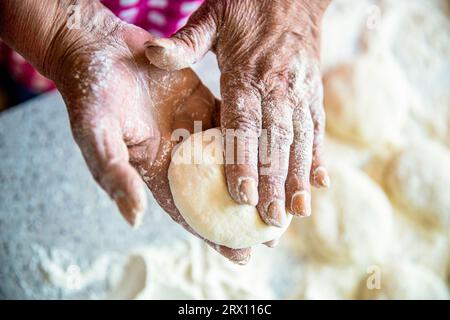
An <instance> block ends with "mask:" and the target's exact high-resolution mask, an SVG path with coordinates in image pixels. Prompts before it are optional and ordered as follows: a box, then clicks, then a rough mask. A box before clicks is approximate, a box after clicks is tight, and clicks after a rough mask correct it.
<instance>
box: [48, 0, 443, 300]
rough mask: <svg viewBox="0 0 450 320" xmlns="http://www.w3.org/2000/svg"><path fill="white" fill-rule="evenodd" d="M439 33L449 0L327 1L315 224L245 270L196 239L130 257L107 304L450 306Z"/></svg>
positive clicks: (263, 252)
mask: <svg viewBox="0 0 450 320" xmlns="http://www.w3.org/2000/svg"><path fill="white" fill-rule="evenodd" d="M449 31H450V9H449V2H448V1H447V0H442V1H438V0H434V1H428V0H390V1H387V0H384V1H382V0H379V1H375V0H372V1H371V0H358V1H356V0H334V1H332V3H331V5H330V8H329V10H328V11H327V12H326V14H325V17H324V23H323V35H322V68H323V73H324V80H325V83H324V89H325V94H324V96H325V108H326V111H327V117H328V120H327V137H326V145H325V160H326V162H327V163H328V167H329V168H330V175H331V187H330V189H328V190H314V191H313V193H312V201H313V206H312V216H311V217H309V218H303V219H299V218H296V219H293V221H292V224H291V227H290V228H289V229H288V230H287V232H286V233H285V235H284V236H283V238H282V240H281V241H280V245H279V246H278V247H277V248H276V249H268V248H262V247H261V248H259V247H258V248H255V249H256V250H254V254H253V256H252V259H251V260H250V262H249V264H248V265H246V266H243V267H242V266H236V265H232V264H231V263H230V262H228V261H226V259H224V258H222V257H221V256H219V255H218V254H217V253H216V252H214V251H213V250H211V249H210V248H208V247H207V246H206V245H204V244H201V242H200V240H197V239H192V241H193V243H194V244H193V245H189V244H188V243H184V244H183V243H182V244H183V245H181V246H180V245H179V244H180V243H179V242H180V241H178V242H177V241H174V243H173V244H171V245H172V247H169V248H165V249H164V248H154V247H151V248H143V249H139V250H137V252H134V253H131V254H130V256H128V257H124V260H125V261H128V262H127V263H124V264H123V267H121V268H122V271H121V272H119V273H120V274H121V276H118V277H117V280H116V281H113V283H114V284H113V285H111V286H110V288H111V289H110V290H109V291H108V293H107V296H108V297H111V298H152V299H158V298H194V299H197V298H223V299H227V298H243V299H245V298H256V299H259V298H304V299H317V298H330V299H352V298H362V299H368V298H375V299H413V298H418V299H431V298H442V299H449V298H450V293H449V289H448V286H449V284H450V277H449V276H450V259H449V255H450V245H449V241H450V231H449V230H450V191H449V186H450V176H449V174H450V150H449V147H450V90H449V88H450V59H449V57H450V32H449ZM205 70H206V72H205V73H206V75H207V76H211V74H212V72H211V71H210V70H211V69H205V68H204V70H203V71H205ZM200 76H202V72H200ZM203 76H204V75H203ZM207 83H208V84H210V82H207ZM168 245H169V244H168ZM277 264H278V267H277ZM50 265H52V264H50ZM280 266H282V267H280ZM43 269H44V270H47V271H48V272H49V273H50V274H51V273H54V270H57V269H55V268H53V267H52V268H48V267H46V266H43ZM119 269H120V268H119ZM52 270H53V271H52ZM127 270H131V271H128V272H127ZM280 270H283V272H280ZM286 270H288V271H286ZM372 276H376V277H379V284H380V288H379V289H377V288H372V289H369V286H368V285H367V284H368V281H369V280H370V279H371V277H372ZM49 279H50V280H51V279H56V278H55V277H51V276H49ZM57 283H60V284H61V283H62V284H64V283H65V282H57ZM275 283H276V285H275ZM280 288H285V289H280ZM286 288H287V289H286Z"/></svg>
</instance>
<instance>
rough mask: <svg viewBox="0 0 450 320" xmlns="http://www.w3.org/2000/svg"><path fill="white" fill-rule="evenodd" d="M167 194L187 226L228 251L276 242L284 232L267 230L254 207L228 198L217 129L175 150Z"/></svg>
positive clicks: (191, 138)
mask: <svg viewBox="0 0 450 320" xmlns="http://www.w3.org/2000/svg"><path fill="white" fill-rule="evenodd" d="M169 182H170V190H171V191H172V195H173V199H174V201H175V205H176V206H177V208H178V210H179V211H180V213H181V214H182V216H183V217H184V219H185V220H186V222H187V223H188V224H189V225H190V226H191V227H192V228H193V229H194V230H195V231H196V232H197V233H198V234H199V235H200V236H202V237H204V238H206V239H208V240H211V241H212V242H214V243H217V244H220V245H224V246H227V247H230V248H234V249H238V248H246V247H250V246H253V245H256V244H260V243H263V242H266V241H270V240H273V239H277V238H279V237H280V236H281V235H282V234H283V232H284V231H285V230H286V228H287V227H288V225H289V223H290V221H291V219H292V216H291V215H290V214H287V219H286V221H287V223H285V225H284V227H283V228H277V227H272V226H268V225H267V224H265V223H264V221H262V220H261V218H260V217H259V214H258V211H257V210H256V208H255V207H252V206H249V205H240V204H237V203H236V202H235V201H234V200H233V199H232V198H231V196H230V195H229V193H228V189H227V186H226V182H225V173H224V166H223V146H222V135H221V132H220V130H219V129H210V130H207V131H205V132H199V133H196V134H194V135H191V137H190V138H189V139H187V140H185V141H184V142H183V143H181V144H180V145H179V146H178V148H177V149H176V150H175V152H174V154H173V157H172V162H171V164H170V167H169Z"/></svg>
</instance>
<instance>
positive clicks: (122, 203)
mask: <svg viewBox="0 0 450 320" xmlns="http://www.w3.org/2000/svg"><path fill="white" fill-rule="evenodd" d="M114 200H115V202H116V204H117V206H118V207H119V210H120V212H121V213H122V216H123V217H124V218H125V220H126V221H127V222H128V224H129V225H130V226H131V227H133V229H138V228H139V227H140V226H141V224H142V220H143V218H144V211H145V208H143V207H139V208H136V207H134V206H133V205H132V204H131V203H130V201H129V199H128V198H127V197H125V196H124V195H123V194H122V193H120V192H118V193H116V194H115V195H114Z"/></svg>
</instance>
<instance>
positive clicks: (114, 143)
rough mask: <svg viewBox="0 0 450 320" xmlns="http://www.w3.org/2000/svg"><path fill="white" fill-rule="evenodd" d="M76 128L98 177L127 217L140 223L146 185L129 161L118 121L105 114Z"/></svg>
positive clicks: (86, 156)
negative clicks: (99, 118)
mask: <svg viewBox="0 0 450 320" xmlns="http://www.w3.org/2000/svg"><path fill="white" fill-rule="evenodd" d="M72 132H73V136H74V138H75V141H76V142H77V144H78V146H79V147H80V149H81V152H82V154H83V157H84V159H85V160H86V163H87V165H88V167H89V169H90V171H91V173H92V175H93V176H94V178H95V180H96V181H97V182H98V183H99V185H100V186H101V187H102V188H103V189H104V190H105V191H106V192H107V193H108V195H109V196H110V197H111V198H112V199H114V200H115V202H116V204H117V206H118V207H119V210H120V212H121V213H122V215H123V216H124V218H125V219H126V221H128V223H129V224H130V225H132V226H134V227H138V226H139V224H140V223H141V221H142V217H143V214H144V212H145V208H146V204H147V198H146V194H145V187H144V184H143V182H142V179H141V177H140V176H139V174H138V173H137V171H136V170H135V169H134V168H133V167H132V166H131V165H130V164H129V162H128V150H127V146H126V145H125V143H124V141H123V136H122V132H121V130H120V127H119V125H118V123H117V121H115V120H114V119H106V118H105V119H101V120H99V121H92V120H91V121H89V122H86V123H75V124H73V125H72Z"/></svg>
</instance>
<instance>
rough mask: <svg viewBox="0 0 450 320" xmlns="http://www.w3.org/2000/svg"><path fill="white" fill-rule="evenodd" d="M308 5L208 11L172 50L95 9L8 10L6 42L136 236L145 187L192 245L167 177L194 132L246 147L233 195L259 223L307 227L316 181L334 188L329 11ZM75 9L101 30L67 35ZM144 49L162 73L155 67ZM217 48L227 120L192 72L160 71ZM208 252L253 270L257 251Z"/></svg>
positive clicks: (230, 176) (240, 4)
mask: <svg viewBox="0 0 450 320" xmlns="http://www.w3.org/2000/svg"><path fill="white" fill-rule="evenodd" d="M309 2H311V3H312V4H309V5H307V3H308V2H307V1H303V0H298V1H294V0H292V1H289V0H286V1H269V0H240V1H237V0H235V1H231V0H230V1H219V0H216V1H206V2H205V4H204V5H203V6H202V7H201V8H200V9H199V10H198V11H197V12H196V13H195V14H194V15H193V16H192V17H191V19H190V21H189V23H188V25H187V27H186V28H184V29H182V30H181V31H180V32H179V33H177V34H176V35H175V36H174V37H173V38H172V40H155V39H154V38H153V37H152V36H151V35H149V34H148V33H146V32H145V31H143V30H141V29H139V28H136V27H132V26H129V25H126V24H123V23H121V22H120V21H119V20H118V19H117V18H115V17H114V16H113V15H112V14H111V13H110V12H109V11H108V10H105V9H104V7H103V6H102V5H101V4H100V3H98V2H96V1H88V0H77V1H75V0H67V1H53V0H43V1H41V2H36V1H33V0H22V1H20V2H16V1H15V0H2V1H1V2H0V13H1V16H2V20H0V37H1V38H2V40H4V41H5V42H6V43H7V44H8V45H10V46H11V47H13V48H15V49H16V50H17V51H18V52H20V53H21V54H22V55H23V56H24V57H25V58H26V59H27V60H28V61H30V62H31V63H33V65H35V66H36V67H37V68H38V70H39V71H40V72H41V73H42V74H44V75H45V76H47V77H49V78H51V79H52V80H54V81H55V83H56V84H57V86H58V89H59V90H60V91H61V93H62V95H63V97H64V100H65V102H66V104H67V109H68V112H69V116H70V122H71V126H72V130H73V135H74V138H75V140H76V141H77V143H78V145H79V146H80V149H81V151H82V153H83V156H84V158H85V159H86V162H87V164H88V166H89V169H90V170H91V172H92V174H93V176H94V178H95V179H96V180H97V182H98V183H99V184H100V185H101V186H102V188H104V189H105V191H106V192H108V194H109V195H110V196H111V197H112V198H113V199H115V201H116V203H117V204H118V206H119V209H120V211H121V213H122V214H123V216H124V217H125V219H126V220H127V221H128V222H130V223H131V224H132V225H137V224H139V221H140V220H141V217H142V214H143V212H144V210H145V205H146V199H145V194H144V190H145V189H144V188H145V186H144V183H143V182H142V179H143V180H144V181H145V182H146V184H147V186H148V187H149V188H150V190H151V191H152V193H153V194H154V196H155V198H156V200H157V201H158V202H159V204H160V205H161V206H162V207H163V209H164V210H165V211H167V212H168V213H169V215H170V216H171V217H172V218H173V219H174V220H175V221H176V222H178V223H180V224H181V225H182V226H183V227H185V228H186V229H187V230H188V231H190V232H192V233H193V234H195V232H193V230H191V228H189V227H188V226H187V224H186V223H185V221H184V220H183V218H182V217H181V215H180V214H179V212H178V211H177V209H176V208H175V205H174V203H173V200H172V196H171V194H170V190H169V184H168V178H167V169H168V165H169V162H170V151H171V149H172V147H173V146H174V144H175V142H173V141H170V139H169V136H170V133H171V131H172V130H173V129H175V128H180V127H181V128H187V129H189V130H191V131H192V124H193V121H194V120H199V121H202V124H203V130H206V129H208V128H209V127H213V126H217V125H219V124H220V125H221V126H222V129H224V130H225V129H226V128H239V129H243V131H244V132H245V134H246V135H248V136H249V141H250V142H251V143H249V144H248V146H249V150H246V153H245V164H232V163H228V164H227V166H226V176H227V182H228V185H229V190H230V194H231V196H232V197H233V198H234V199H235V200H236V201H238V202H240V203H249V204H257V203H258V209H259V211H260V213H261V216H262V218H263V219H264V220H265V221H266V222H267V223H269V224H272V225H278V226H279V225H281V224H282V223H283V221H280V218H281V217H282V216H284V215H283V214H281V213H282V212H284V210H285V206H286V208H287V209H288V210H289V211H290V212H291V213H293V214H297V215H309V213H310V206H309V185H310V181H311V182H312V184H313V185H316V186H327V185H328V183H329V181H328V175H327V172H326V169H325V168H324V167H323V165H322V162H321V157H320V154H321V149H322V136H323V124H324V115H323V108H322V88H321V82H320V73H319V69H318V50H319V49H318V38H319V31H318V30H319V25H320V18H321V15H322V12H323V10H324V9H325V7H326V5H327V3H328V1H326V0H324V1H317V2H316V1H314V2H312V1H309ZM71 4H77V5H79V7H80V8H81V16H82V17H84V18H87V20H88V21H89V20H92V21H95V22H96V24H95V25H94V27H93V28H91V27H86V28H84V29H83V28H82V29H81V30H69V29H68V28H67V27H66V22H67V18H68V17H67V12H68V11H67V10H68V6H69V5H71ZM94 17H95V19H93V18H94ZM17 21H20V22H21V23H17ZM95 27H99V28H95ZM144 43H147V44H148V45H147V47H148V48H147V49H146V52H145V54H146V55H147V57H148V58H149V59H150V60H151V62H152V63H153V64H154V65H156V66H157V67H159V69H158V68H155V67H154V66H151V65H149V63H148V60H147V59H146V58H145V56H144ZM210 48H211V49H212V50H213V51H214V52H215V53H216V54H217V57H218V60H219V65H220V68H221V71H222V75H221V91H222V96H223V100H224V102H223V105H222V106H221V107H220V110H218V109H219V104H218V101H216V100H215V99H214V97H213V96H212V95H211V93H210V92H209V91H208V90H207V89H206V88H205V87H204V86H203V85H202V84H201V83H200V81H199V79H198V78H197V77H196V75H195V74H194V73H193V72H192V71H191V70H190V69H184V70H181V71H172V72H167V71H163V70H161V69H167V70H179V69H183V68H184V67H186V66H188V65H190V64H191V63H194V62H195V61H196V60H198V59H199V58H200V57H201V56H202V55H203V54H204V53H205V52H206V51H207V50H208V49H210ZM219 114H220V115H219ZM219 118H220V120H218V119H219ZM219 121H220V122H219ZM262 129H270V130H269V131H270V132H269V134H270V136H276V137H277V142H278V143H277V146H276V147H275V146H274V147H273V148H274V149H277V150H276V151H277V152H279V154H280V155H279V159H280V160H281V161H279V163H280V166H279V167H277V168H276V170H273V169H272V168H271V167H270V168H268V170H266V169H267V168H266V167H267V166H268V164H267V163H263V162H260V163H258V159H257V156H256V155H257V154H258V149H259V151H261V146H262V145H263V144H264V142H263V141H260V140H261V139H258V136H259V134H260V133H261V131H262ZM291 142H293V143H292V145H291ZM226 147H227V145H226ZM228 148H229V145H228ZM264 171H266V173H265V174H262V172H264ZM288 172H289V173H288ZM141 177H142V179H141ZM310 178H311V179H310ZM294 195H297V196H298V197H294ZM207 242H208V241H207ZM275 242H276V241H272V242H270V243H268V245H270V246H273V245H274V244H275ZM208 243H209V244H210V245H211V246H212V247H214V248H215V249H216V250H217V251H219V252H220V253H221V254H223V255H224V256H226V257H228V258H230V259H231V260H233V261H235V262H239V263H244V262H246V261H248V258H249V254H250V249H241V250H232V249H229V248H226V247H222V246H217V245H214V244H212V243H210V242H208Z"/></svg>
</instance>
